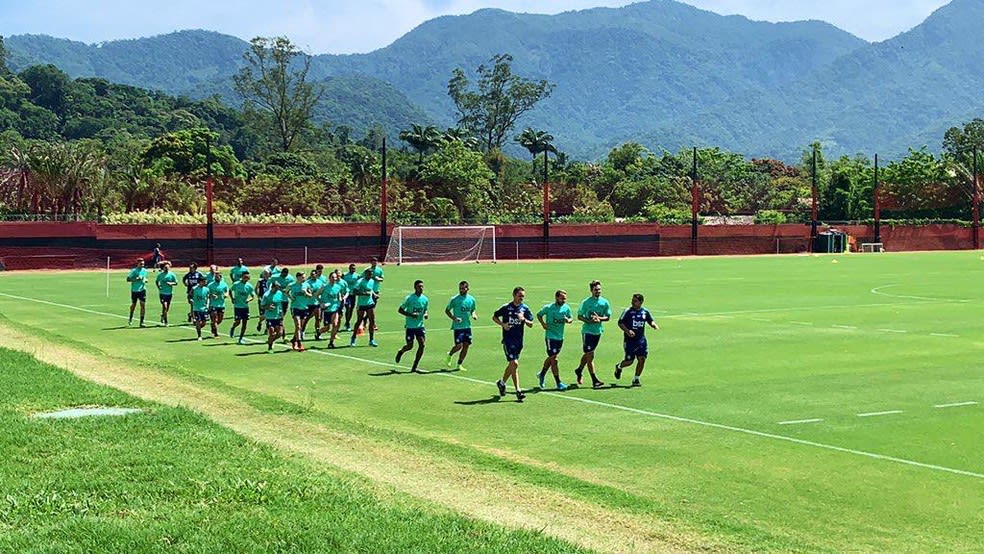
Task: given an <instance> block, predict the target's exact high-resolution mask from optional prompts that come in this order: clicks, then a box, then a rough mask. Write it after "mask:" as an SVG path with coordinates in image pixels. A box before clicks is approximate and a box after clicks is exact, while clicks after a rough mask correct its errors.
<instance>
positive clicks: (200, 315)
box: [192, 311, 208, 323]
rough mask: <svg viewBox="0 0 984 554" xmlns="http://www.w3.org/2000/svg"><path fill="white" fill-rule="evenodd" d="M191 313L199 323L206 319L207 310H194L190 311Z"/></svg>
mask: <svg viewBox="0 0 984 554" xmlns="http://www.w3.org/2000/svg"><path fill="white" fill-rule="evenodd" d="M192 313H194V315H195V321H199V322H201V323H205V320H206V319H208V312H199V311H195V312H192Z"/></svg>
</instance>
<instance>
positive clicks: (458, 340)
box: [454, 327, 472, 345]
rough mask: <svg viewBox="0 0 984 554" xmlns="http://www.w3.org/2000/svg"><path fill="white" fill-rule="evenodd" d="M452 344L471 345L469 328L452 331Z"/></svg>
mask: <svg viewBox="0 0 984 554" xmlns="http://www.w3.org/2000/svg"><path fill="white" fill-rule="evenodd" d="M454 343H455V344H468V345H471V343H472V335H471V327H469V328H467V329H454Z"/></svg>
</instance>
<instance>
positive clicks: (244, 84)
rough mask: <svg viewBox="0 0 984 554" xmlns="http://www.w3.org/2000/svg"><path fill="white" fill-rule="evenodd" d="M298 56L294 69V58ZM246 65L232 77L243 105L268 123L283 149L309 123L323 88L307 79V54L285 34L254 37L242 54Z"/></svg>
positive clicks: (309, 61)
mask: <svg viewBox="0 0 984 554" xmlns="http://www.w3.org/2000/svg"><path fill="white" fill-rule="evenodd" d="M297 57H300V58H301V60H300V67H299V68H298V67H297V65H296V62H295V58H297ZM243 59H244V60H245V61H246V66H245V67H243V68H242V69H240V70H239V73H238V74H236V75H235V77H233V81H234V83H235V89H236V92H237V93H239V95H240V96H242V98H243V108H244V109H245V110H246V111H247V112H253V113H255V114H256V115H258V116H259V119H260V121H261V122H263V123H266V124H267V125H269V126H271V127H272V128H273V130H274V134H275V135H276V136H277V139H278V140H279V143H280V144H279V146H280V148H281V150H283V151H284V152H286V151H288V150H290V149H291V147H292V146H293V145H294V141H295V139H297V136H298V135H299V134H300V133H301V132H302V131H303V130H305V129H306V128H308V127H309V126H310V124H311V114H312V112H313V110H314V105H315V104H316V103H317V102H318V100H320V99H321V95H322V94H323V93H324V89H323V87H321V86H317V87H316V86H315V85H313V84H311V83H308V82H307V74H308V70H309V69H310V68H311V56H310V55H308V54H305V53H303V52H301V50H300V49H298V48H297V46H295V45H294V44H292V43H291V42H290V40H288V39H287V38H286V37H276V38H272V39H271V38H264V37H256V38H254V39H253V40H252V41H250V49H249V50H247V51H246V52H245V53H244V54H243Z"/></svg>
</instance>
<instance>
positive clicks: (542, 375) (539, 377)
mask: <svg viewBox="0 0 984 554" xmlns="http://www.w3.org/2000/svg"><path fill="white" fill-rule="evenodd" d="M546 378H547V370H545V369H544V370H543V371H541V372H540V373H537V374H536V379H537V381H539V382H540V390H543V389H545V388H547V387H546V385H545V384H544V383H543V380H544V379H546Z"/></svg>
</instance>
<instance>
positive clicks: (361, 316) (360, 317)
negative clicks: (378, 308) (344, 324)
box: [349, 308, 366, 346]
mask: <svg viewBox="0 0 984 554" xmlns="http://www.w3.org/2000/svg"><path fill="white" fill-rule="evenodd" d="M365 319H366V310H365V308H359V309H358V312H357V313H356V316H355V327H351V330H352V340H350V341H349V346H355V338H356V337H357V336H358V334H359V327H361V326H362V323H363V322H364V321H365Z"/></svg>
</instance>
